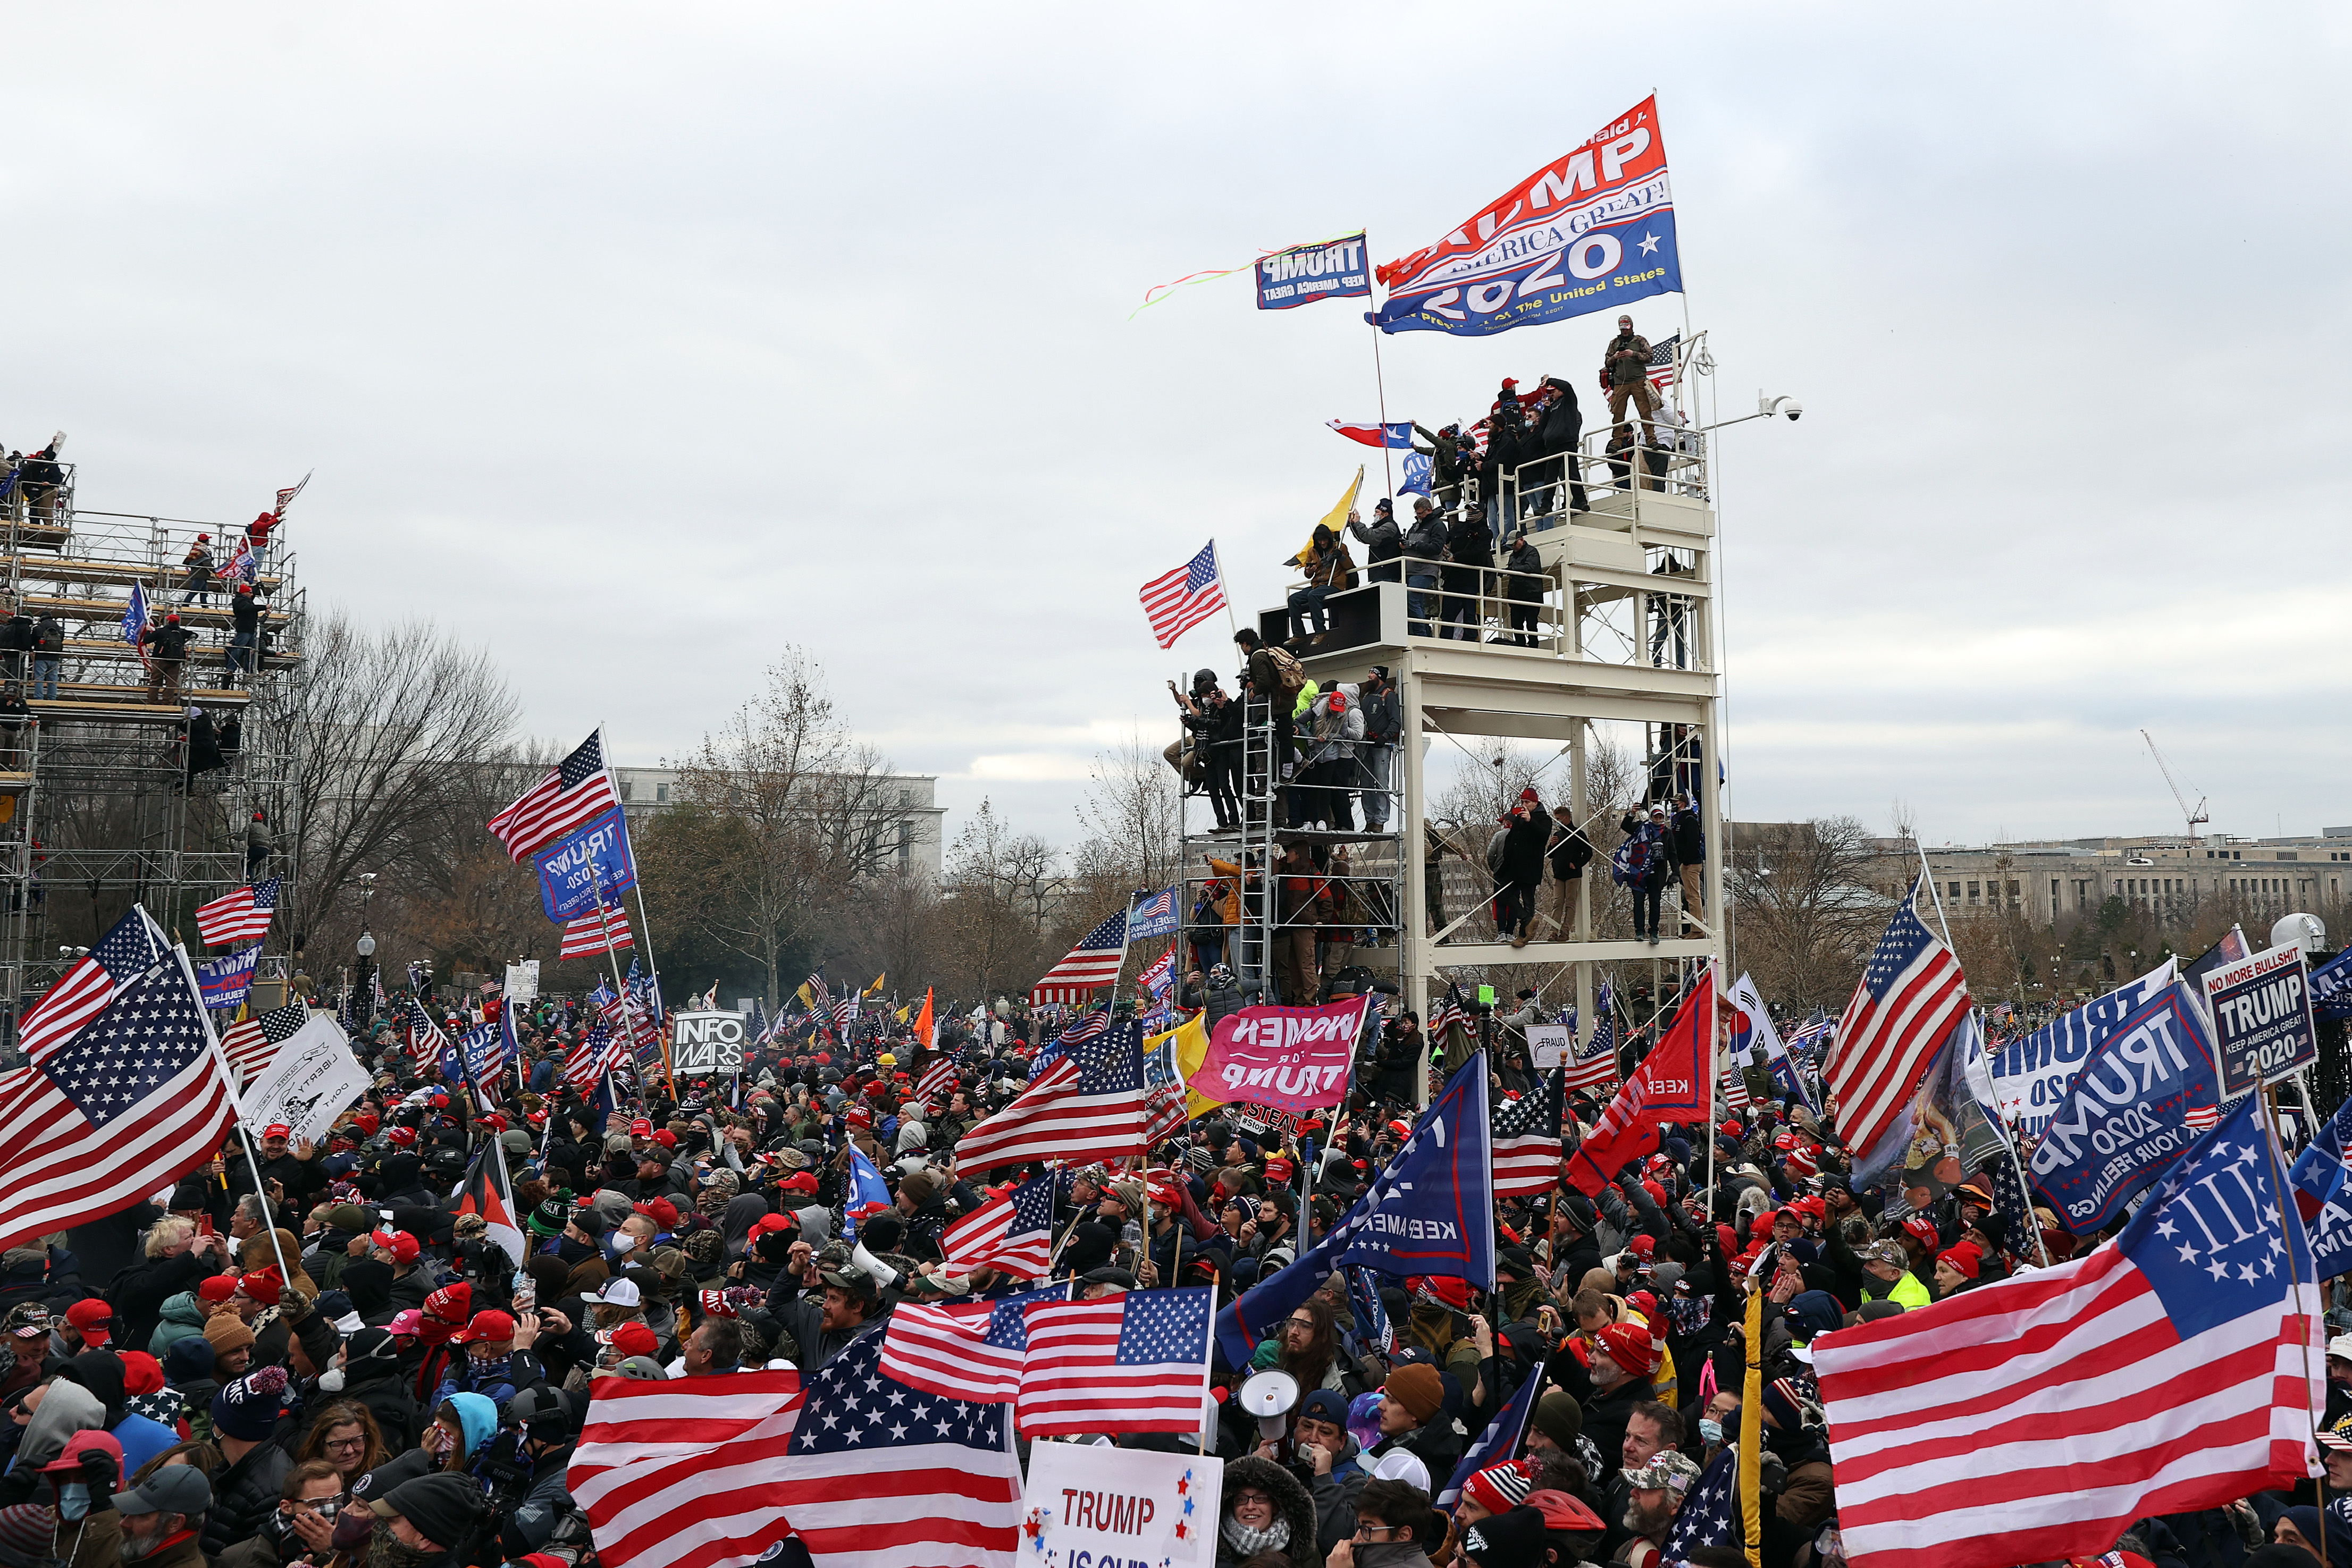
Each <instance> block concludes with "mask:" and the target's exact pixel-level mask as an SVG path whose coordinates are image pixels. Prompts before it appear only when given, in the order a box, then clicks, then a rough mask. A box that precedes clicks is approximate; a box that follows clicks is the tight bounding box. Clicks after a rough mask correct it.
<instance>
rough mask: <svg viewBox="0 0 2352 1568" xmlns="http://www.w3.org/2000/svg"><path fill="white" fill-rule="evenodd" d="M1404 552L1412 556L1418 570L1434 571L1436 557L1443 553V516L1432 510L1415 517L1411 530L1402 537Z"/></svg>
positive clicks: (1435, 568)
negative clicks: (1423, 515)
mask: <svg viewBox="0 0 2352 1568" xmlns="http://www.w3.org/2000/svg"><path fill="white" fill-rule="evenodd" d="M1404 553H1405V554H1407V555H1409V556H1411V557H1412V559H1413V560H1414V561H1415V562H1416V563H1417V566H1418V570H1422V571H1424V572H1430V573H1434V572H1435V571H1436V570H1437V559H1438V557H1440V556H1442V555H1444V553H1445V518H1444V517H1443V516H1441V515H1440V514H1438V513H1436V512H1432V513H1430V514H1429V515H1428V516H1427V517H1421V518H1418V519H1416V520H1415V521H1414V523H1413V525H1412V532H1410V533H1408V534H1406V535H1405V537H1404Z"/></svg>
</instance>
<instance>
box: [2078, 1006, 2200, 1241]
mask: <svg viewBox="0 0 2352 1568" xmlns="http://www.w3.org/2000/svg"><path fill="white" fill-rule="evenodd" d="M2220 1119H2221V1073H2220V1070H2219V1069H2218V1068H2217V1067H2216V1066H2215V1063H2214V1060H2213V1040H2212V1037H2211V1035H2210V1033H2209V1032H2208V1031H2207V1030H2206V1028H2205V1013H2204V1009H2201V1008H2200V1007H2199V1006H2198V1005H2197V1004H2196V1002H2195V1001H2194V1000H2193V999H2191V998H2190V995H2189V988H2188V987H2187V986H2185V985H2183V984H2181V983H2180V982H2179V981H2178V980H2176V981H2174V982H2173V983H2172V984H2171V985H2170V986H2168V987H2167V988H2165V989H2164V990H2163V991H2162V992H2161V993H2159V994H2158V996H2157V997H2156V998H2155V999H2154V1000H2152V1001H2150V1002H2148V1003H2147V1004H2146V1005H2145V1006H2143V1007H2141V1008H2139V1009H2137V1010H2136V1011H2135V1012H2133V1014H2132V1015H2131V1016H2130V1017H2129V1018H2127V1019H2124V1020H2123V1022H2122V1023H2120V1024H2118V1025H2116V1030H2115V1032H2114V1033H2113V1034H2110V1035H2109V1036H2107V1038H2106V1039H2105V1040H2102V1041H2100V1042H2099V1044H2098V1045H2097V1046H2096V1047H2095V1048H2094V1049H2093V1051H2092V1052H2091V1054H2090V1055H2088V1056H2086V1057H2084V1059H2083V1066H2082V1070H2081V1071H2078V1072H2077V1073H2075V1074H2074V1083H2073V1084H2072V1085H2071V1086H2070V1087H2069V1088H2068V1089H2067V1091H2066V1098H2065V1099H2064V1100H2063V1101H2062V1102H2060V1103H2059V1106H2058V1109H2057V1112H2056V1113H2054V1114H2053V1115H2052V1117H2051V1118H2050V1124H2049V1126H2048V1127H2046V1128H2044V1129H2043V1130H2042V1141H2041V1142H2040V1143H2039V1144H2037V1145H2034V1149H2033V1185H2034V1186H2037V1187H2039V1188H2040V1189H2041V1190H2042V1194H2043V1195H2044V1196H2045V1197H2048V1198H2049V1200H2050V1203H2051V1206H2052V1207H2054V1208H2056V1209H2057V1211H2058V1213H2059V1216H2060V1217H2061V1218H2063V1219H2064V1220H2065V1222H2066V1228H2067V1229H2069V1230H2071V1231H2073V1232H2074V1234H2075V1235H2077V1236H2087V1235H2089V1234H2090V1233H2091V1232H2093V1231H2095V1230H2097V1229H2099V1228H2102V1227H2105V1226H2107V1225H2112V1224H2113V1223H2115V1218H2116V1215H2117V1214H2119V1213H2121V1212H2122V1211H2123V1206H2124V1205H2125V1204H2126V1202H2128V1201H2130V1200H2131V1199H2132V1198H2133V1197H2136V1196H2137V1195H2138V1193H2139V1192H2140V1191H2141V1190H2142V1189H2143V1188H2145V1187H2147V1186H2148V1185H2149V1184H2150V1183H2152V1182H2154V1181H2155V1180H2156V1178H2157V1177H2158V1176H2162V1175H2163V1174H2164V1173H2165V1171H2166V1170H2168V1168H2170V1167H2171V1166H2172V1165H2173V1163H2174V1162H2175V1161H2177V1160H2179V1158H2181V1156H2182V1155H2185V1154H2187V1153H2188V1152H2189V1145H2191V1144H2193V1143H2195V1142H2196V1139H2197V1134H2200V1133H2202V1132H2204V1131H2206V1130H2207V1129H2209V1128H2210V1127H2211V1126H2212V1125H2213V1124H2214V1123H2215V1122H2217V1121H2219V1120H2220Z"/></svg>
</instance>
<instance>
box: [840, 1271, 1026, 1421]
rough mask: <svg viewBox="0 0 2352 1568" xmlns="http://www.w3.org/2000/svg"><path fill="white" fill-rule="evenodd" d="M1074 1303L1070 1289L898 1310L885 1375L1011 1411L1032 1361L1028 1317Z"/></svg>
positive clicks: (886, 1335) (888, 1332) (886, 1334)
mask: <svg viewBox="0 0 2352 1568" xmlns="http://www.w3.org/2000/svg"><path fill="white" fill-rule="evenodd" d="M1069 1299H1070V1287H1069V1285H1068V1283H1067V1282H1064V1283H1062V1284H1058V1285H1049V1286H1046V1287H1045V1289H1043V1290H1037V1291H1022V1292H1020V1293H1018V1294H1016V1295H1010V1296H993V1297H982V1298H979V1299H977V1300H974V1301H943V1302H938V1303H921V1304H919V1303H915V1302H910V1301H909V1302H901V1303H900V1304H899V1305H898V1308H897V1310H895V1311H894V1312H891V1314H890V1319H889V1327H888V1328H887V1329H885V1330H884V1331H883V1340H882V1373H883V1375H884V1376H886V1377H894V1378H896V1379H898V1381H899V1382H900V1383H903V1384H905V1385H907V1386H908V1387H909V1388H919V1389H920V1390H922V1391H923V1392H924V1393H926V1394H936V1395H939V1396H941V1397H942V1398H947V1399H971V1400H976V1401H979V1402H981V1403H982V1404H990V1405H1009V1404H1011V1403H1012V1402H1013V1396H1015V1395H1016V1394H1018V1393H1020V1391H1021V1367H1022V1364H1023V1363H1024V1362H1025V1361H1027V1360H1028V1358H1029V1322H1028V1320H1027V1319H1026V1318H1025V1317H1024V1316H1023V1315H1022V1314H1023V1312H1024V1310H1025V1309H1026V1308H1028V1307H1030V1306H1032V1305H1034V1304H1035V1303H1036V1302H1039V1301H1068V1300H1069Z"/></svg>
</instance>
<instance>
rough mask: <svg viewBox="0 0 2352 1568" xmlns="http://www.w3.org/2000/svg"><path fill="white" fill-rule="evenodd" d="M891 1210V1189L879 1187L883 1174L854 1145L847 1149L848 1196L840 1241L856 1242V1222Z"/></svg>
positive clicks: (843, 1205)
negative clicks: (888, 1209)
mask: <svg viewBox="0 0 2352 1568" xmlns="http://www.w3.org/2000/svg"><path fill="white" fill-rule="evenodd" d="M890 1207H894V1206H893V1205H892V1203H891V1201H890V1189H889V1188H888V1187H887V1186H883V1185H882V1173H881V1172H880V1171H877V1170H876V1169H875V1168H874V1162H873V1161H872V1160H869V1159H867V1158H866V1156H865V1155H863V1154H862V1153H860V1152H859V1150H858V1147H857V1145H855V1144H852V1145H849V1192H848V1195H847V1197H845V1198H844V1199H843V1201H842V1207H841V1214H842V1226H841V1239H843V1240H844V1241H855V1240H856V1239H857V1222H858V1221H859V1220H861V1219H865V1218H868V1217H870V1216H872V1215H877V1214H880V1213H881V1212H883V1211H884V1210H885V1209H887V1208H890Z"/></svg>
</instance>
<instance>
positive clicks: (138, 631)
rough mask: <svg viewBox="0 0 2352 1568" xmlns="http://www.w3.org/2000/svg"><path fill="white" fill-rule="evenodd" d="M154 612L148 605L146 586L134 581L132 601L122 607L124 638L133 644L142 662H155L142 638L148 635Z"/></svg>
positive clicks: (132, 647)
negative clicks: (148, 624)
mask: <svg viewBox="0 0 2352 1568" xmlns="http://www.w3.org/2000/svg"><path fill="white" fill-rule="evenodd" d="M153 614H154V612H153V611H152V610H150V609H149V608H148V607H147V590H146V589H145V587H144V586H142V585H141V584H139V583H135V582H134V583H132V584H131V602H130V603H128V604H126V605H124V606H123V607H122V640H123V641H124V642H126V643H130V644H131V650H132V652H134V653H137V654H138V655H139V662H140V663H141V664H153V663H154V662H155V661H154V658H153V656H152V654H150V653H148V652H147V644H146V643H145V642H144V641H143V640H142V639H143V638H144V637H145V635H146V632H147V622H148V621H149V619H150V618H152V616H153Z"/></svg>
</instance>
